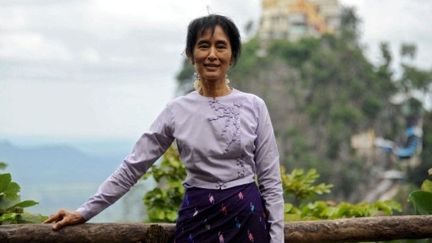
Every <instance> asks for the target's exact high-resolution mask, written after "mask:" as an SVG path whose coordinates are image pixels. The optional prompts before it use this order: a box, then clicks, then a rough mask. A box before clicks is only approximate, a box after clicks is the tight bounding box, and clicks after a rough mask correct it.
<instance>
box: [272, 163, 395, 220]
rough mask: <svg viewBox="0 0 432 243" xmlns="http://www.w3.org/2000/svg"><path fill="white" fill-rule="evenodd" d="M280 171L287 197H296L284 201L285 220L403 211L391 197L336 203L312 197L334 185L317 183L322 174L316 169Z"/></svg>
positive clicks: (361, 215) (359, 215) (335, 217)
mask: <svg viewBox="0 0 432 243" xmlns="http://www.w3.org/2000/svg"><path fill="white" fill-rule="evenodd" d="M281 173H282V186H283V190H284V195H285V197H286V198H287V197H288V196H290V195H294V197H295V200H294V203H285V220H287V221H292V220H314V219H338V218H347V217H369V216H375V215H392V214H393V212H395V211H397V212H400V211H401V205H400V204H399V203H397V202H395V201H391V200H389V201H377V202H373V203H366V202H362V203H357V204H351V203H347V202H341V203H339V204H337V205H334V203H333V202H328V201H320V200H318V201H311V200H310V199H311V198H315V197H316V196H318V195H323V194H327V193H330V189H331V188H332V187H333V185H330V184H325V183H320V184H316V180H317V179H318V178H319V174H318V173H317V171H316V170H315V169H311V170H309V171H307V172H305V171H304V170H302V169H294V170H293V171H292V172H291V173H290V174H287V173H285V169H284V168H282V169H281ZM286 201H288V200H286Z"/></svg>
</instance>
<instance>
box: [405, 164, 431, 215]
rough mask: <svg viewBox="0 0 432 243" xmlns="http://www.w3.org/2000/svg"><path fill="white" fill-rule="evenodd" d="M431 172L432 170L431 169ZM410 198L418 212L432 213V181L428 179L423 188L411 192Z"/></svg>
mask: <svg viewBox="0 0 432 243" xmlns="http://www.w3.org/2000/svg"><path fill="white" fill-rule="evenodd" d="M429 171H430V172H429V174H431V170H429ZM408 200H409V201H410V202H411V203H412V204H413V206H414V208H415V211H416V213H417V214H432V181H430V180H428V179H426V180H425V181H424V182H423V184H422V185H421V190H418V191H413V192H411V193H410V195H409V197H408Z"/></svg>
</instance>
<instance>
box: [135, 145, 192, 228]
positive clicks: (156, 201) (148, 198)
mask: <svg viewBox="0 0 432 243" xmlns="http://www.w3.org/2000/svg"><path fill="white" fill-rule="evenodd" d="M149 177H152V178H153V179H154V180H155V181H156V182H157V183H158V186H157V187H156V188H155V189H153V190H151V191H149V192H148V193H147V194H146V195H145V196H144V204H145V205H146V207H147V213H148V218H149V221H150V222H175V220H176V218H177V210H178V208H179V206H180V204H181V202H182V200H183V195H184V187H183V185H182V181H183V180H184V179H185V178H186V169H185V167H184V165H183V163H182V162H181V160H180V158H179V155H178V152H177V151H176V149H175V148H173V147H170V148H169V149H168V150H167V151H166V152H165V154H164V156H163V160H162V162H161V163H160V165H159V166H156V165H153V166H152V167H151V168H150V170H149V172H147V173H146V175H145V176H144V178H143V179H148V178H149Z"/></svg>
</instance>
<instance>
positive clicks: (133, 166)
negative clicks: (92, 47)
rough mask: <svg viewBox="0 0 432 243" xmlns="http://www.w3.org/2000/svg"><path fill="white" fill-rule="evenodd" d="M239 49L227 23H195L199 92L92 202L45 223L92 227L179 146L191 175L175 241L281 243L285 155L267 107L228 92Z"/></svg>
mask: <svg viewBox="0 0 432 243" xmlns="http://www.w3.org/2000/svg"><path fill="white" fill-rule="evenodd" d="M240 49H241V43H240V35H239V31H238V29H237V27H236V26H235V25H234V23H233V22H232V21H231V20H229V19H228V18H226V17H224V16H220V15H209V16H206V17H202V18H198V19H195V20H193V21H192V22H191V23H190V24H189V27H188V34H187V40H186V55H187V56H188V58H189V59H190V61H191V62H192V64H193V65H194V67H195V70H196V76H197V80H196V81H195V89H196V90H195V91H193V92H191V93H189V94H187V95H185V96H182V97H178V98H176V99H174V100H173V101H171V102H170V103H169V104H168V105H167V106H166V108H165V109H164V110H163V111H162V113H161V114H160V115H159V116H158V117H157V119H156V120H155V122H154V123H153V124H152V125H151V128H150V131H149V132H146V133H144V134H143V135H142V136H141V138H140V139H139V140H138V142H137V143H136V145H135V147H134V150H133V151H132V153H131V154H130V155H128V156H127V157H126V158H125V159H124V161H123V163H122V164H121V166H120V167H119V168H118V169H117V170H116V171H115V172H114V173H113V174H112V175H111V176H110V177H109V178H108V179H107V180H106V181H105V182H104V183H103V184H102V185H101V186H100V188H99V190H98V192H97V193H96V194H95V195H94V196H93V197H91V198H90V199H89V200H88V201H87V202H86V203H84V204H83V205H82V206H81V207H80V208H78V210H77V211H75V212H68V211H65V210H60V211H59V212H57V213H56V214H54V215H52V216H51V217H50V218H49V219H48V220H47V221H46V222H47V223H55V224H54V225H53V229H60V228H61V227H63V226H65V225H72V224H77V223H82V222H85V221H87V220H89V219H90V218H92V217H93V216H95V215H96V214H98V213H99V212H101V211H102V210H103V209H105V208H106V207H108V206H109V205H111V204H112V203H114V202H115V201H116V200H117V199H118V198H120V197H121V196H122V195H123V194H124V193H126V192H127V191H128V190H129V189H130V187H131V186H133V185H134V184H135V183H136V181H137V180H138V179H139V178H140V177H141V176H142V175H143V174H144V173H145V172H146V170H147V169H148V168H149V167H150V166H151V165H152V164H153V163H154V162H155V161H156V160H157V159H158V158H159V157H160V156H161V155H162V154H163V153H164V151H165V150H166V149H167V148H168V147H169V146H170V145H171V143H172V142H173V140H174V139H175V140H176V143H177V146H178V149H179V153H180V156H181V158H182V161H183V162H184V164H185V166H186V170H187V177H186V179H185V181H184V186H185V188H186V193H185V196H184V199H183V203H182V205H181V209H180V210H179V214H178V219H177V224H176V235H175V240H176V242H178V243H179V242H203V241H207V242H234V241H237V242H272V243H273V242H278V243H280V242H283V241H284V234H283V196H282V186H281V180H280V172H279V154H278V151H277V146H276V142H275V138H274V134H273V128H272V125H271V121H270V117H269V114H268V111H267V108H266V106H265V103H264V101H263V100H262V99H260V98H258V97H257V96H255V95H252V94H248V93H244V92H241V91H238V90H236V89H233V88H230V87H229V86H228V83H229V80H228V78H227V72H228V70H229V68H230V67H231V66H232V65H233V64H235V62H236V61H237V59H238V57H239V55H240ZM256 182H257V183H258V185H259V189H258V188H257V186H256Z"/></svg>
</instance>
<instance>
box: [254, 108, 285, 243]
mask: <svg viewBox="0 0 432 243" xmlns="http://www.w3.org/2000/svg"><path fill="white" fill-rule="evenodd" d="M257 105H258V113H259V114H258V127H257V131H256V134H257V138H256V140H255V146H256V150H255V163H256V168H257V177H258V184H259V189H260V192H261V195H262V197H263V199H264V202H265V207H266V209H267V210H268V212H269V215H268V216H269V217H268V222H269V223H270V237H271V241H270V242H271V243H282V242H284V210H283V209H284V201H283V191H282V183H281V176H280V167H279V152H278V149H277V144H276V139H275V136H274V131H273V126H272V123H271V120H270V115H269V113H268V110H267V107H266V105H265V103H264V101H263V100H261V99H259V100H258V104H257Z"/></svg>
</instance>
